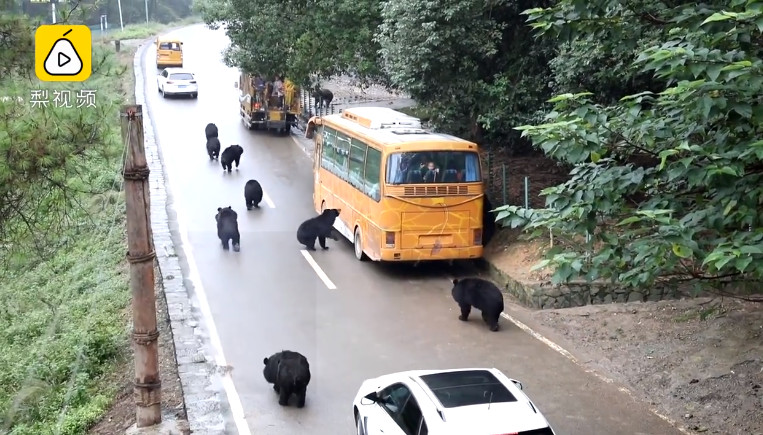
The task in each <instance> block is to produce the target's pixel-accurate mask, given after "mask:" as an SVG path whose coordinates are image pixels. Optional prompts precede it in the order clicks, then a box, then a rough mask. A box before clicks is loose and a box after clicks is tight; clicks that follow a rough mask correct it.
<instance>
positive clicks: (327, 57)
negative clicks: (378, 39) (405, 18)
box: [195, 0, 381, 85]
mask: <svg viewBox="0 0 763 435" xmlns="http://www.w3.org/2000/svg"><path fill="white" fill-rule="evenodd" d="M195 8H196V10H198V11H199V12H200V13H201V15H202V17H203V19H204V21H205V22H206V23H207V24H208V25H210V26H212V27H213V28H214V27H219V26H225V31H226V34H227V35H228V37H229V38H230V40H231V45H230V46H229V47H228V48H227V49H226V51H225V53H224V60H225V63H226V64H227V65H228V66H231V67H238V68H240V69H242V70H244V71H247V72H258V73H260V74H264V75H267V76H273V75H274V74H284V75H285V76H287V77H289V78H291V79H292V80H294V81H296V82H297V83H301V84H303V85H304V84H308V83H310V82H311V81H314V80H315V78H316V76H318V77H324V78H328V77H331V76H334V75H338V74H352V75H354V76H357V77H358V78H360V79H363V80H374V81H379V80H380V79H381V77H380V76H381V74H380V69H379V68H378V63H377V62H376V58H377V54H376V52H377V50H378V46H377V45H376V43H375V42H374V41H373V35H374V32H375V29H376V27H377V26H378V24H379V22H380V20H381V18H380V14H379V7H378V1H377V0H360V1H355V2H351V1H349V0H339V1H328V0H313V1H307V0H285V1H275V0H261V1H257V2H251V1H247V0H199V1H198V2H197V4H196V6H195Z"/></svg>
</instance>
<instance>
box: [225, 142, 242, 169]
mask: <svg viewBox="0 0 763 435" xmlns="http://www.w3.org/2000/svg"><path fill="white" fill-rule="evenodd" d="M241 154H244V149H243V148H241V146H240V145H231V146H229V147H228V148H225V150H224V151H223V153H222V155H221V156H220V164H222V165H223V171H225V170H227V171H228V172H230V171H232V170H233V162H236V169H238V163H239V161H240V160H241Z"/></svg>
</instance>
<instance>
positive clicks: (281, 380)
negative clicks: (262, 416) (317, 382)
mask: <svg viewBox="0 0 763 435" xmlns="http://www.w3.org/2000/svg"><path fill="white" fill-rule="evenodd" d="M262 362H263V364H265V368H264V369H262V374H263V375H265V380H266V381H268V383H270V384H273V390H275V392H276V393H278V404H279V405H281V406H286V405H288V404H289V397H290V396H291V395H292V394H294V395H295V396H297V408H302V407H304V406H305V396H306V395H307V384H309V383H310V364H309V363H308V362H307V358H305V356H304V355H302V354H300V353H299V352H292V351H290V350H284V351H281V352H278V353H274V354H273V355H271V356H270V357H269V358H265V359H264V360H263V361H262Z"/></svg>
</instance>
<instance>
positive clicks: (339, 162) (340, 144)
mask: <svg viewBox="0 0 763 435" xmlns="http://www.w3.org/2000/svg"><path fill="white" fill-rule="evenodd" d="M335 144H336V145H335V146H336V170H335V172H334V174H336V175H337V176H338V177H339V178H341V179H342V180H345V181H347V179H348V174H347V171H348V169H349V167H348V166H349V165H348V164H347V163H348V161H349V160H350V159H349V156H350V138H349V137H347V136H346V135H345V134H344V133H340V132H338V131H337V132H336V142H335Z"/></svg>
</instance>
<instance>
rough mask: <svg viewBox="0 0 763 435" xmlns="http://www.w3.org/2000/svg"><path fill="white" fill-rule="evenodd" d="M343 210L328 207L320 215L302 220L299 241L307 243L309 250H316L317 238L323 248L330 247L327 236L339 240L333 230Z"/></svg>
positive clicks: (298, 230) (298, 229) (298, 232)
mask: <svg viewBox="0 0 763 435" xmlns="http://www.w3.org/2000/svg"><path fill="white" fill-rule="evenodd" d="M341 211H342V210H339V209H335V208H327V209H326V210H323V213H321V214H320V215H318V216H316V217H314V218H310V219H308V220H306V221H304V222H302V224H301V225H300V226H299V228H297V241H299V243H301V244H303V245H305V247H306V248H307V249H308V250H310V251H315V250H316V249H315V239H316V238H317V239H318V244H319V245H321V248H323V249H328V248H329V247H328V246H326V238H329V239H334V240H339V238H338V237H337V236H335V235H334V233H333V231H332V230H333V229H334V228H333V227H334V221H335V220H336V218H337V216H339V213H341Z"/></svg>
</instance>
